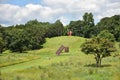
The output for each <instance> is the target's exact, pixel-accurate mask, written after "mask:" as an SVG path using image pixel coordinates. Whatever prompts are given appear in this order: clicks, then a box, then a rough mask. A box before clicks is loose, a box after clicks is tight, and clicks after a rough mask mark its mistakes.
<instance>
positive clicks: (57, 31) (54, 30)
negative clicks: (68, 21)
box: [45, 20, 64, 38]
mask: <svg viewBox="0 0 120 80" xmlns="http://www.w3.org/2000/svg"><path fill="white" fill-rule="evenodd" d="M63 34H64V27H63V24H62V23H61V22H60V20H57V21H56V22H55V23H54V24H49V25H48V26H47V27H46V34H45V35H46V37H49V38H50V37H55V36H62V35H63Z"/></svg>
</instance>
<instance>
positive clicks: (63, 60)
mask: <svg viewBox="0 0 120 80" xmlns="http://www.w3.org/2000/svg"><path fill="white" fill-rule="evenodd" d="M46 40H47V42H46V43H45V44H44V45H43V48H42V49H40V50H32V51H26V52H24V53H20V54H18V53H12V52H10V51H5V52H4V53H3V54H0V80H120V76H119V75H120V56H119V55H120V50H119V46H118V43H116V47H117V49H118V51H117V52H115V53H113V54H112V56H110V57H107V58H104V59H103V60H102V67H100V68H97V67H95V59H94V56H93V55H85V54H84V53H83V52H81V50H80V45H81V44H82V43H83V42H84V41H85V39H84V38H81V37H73V36H61V37H55V38H47V39H46ZM61 45H64V46H68V47H69V50H70V51H69V53H65V52H64V51H63V52H62V54H61V55H60V56H57V55H56V54H55V52H56V50H57V49H58V48H59V47H60V46H61Z"/></svg>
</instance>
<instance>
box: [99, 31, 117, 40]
mask: <svg viewBox="0 0 120 80" xmlns="http://www.w3.org/2000/svg"><path fill="white" fill-rule="evenodd" d="M98 37H100V38H105V39H108V40H110V41H112V42H114V41H115V37H114V35H113V34H111V33H110V32H109V31H108V30H103V31H101V32H100V33H99V34H98Z"/></svg>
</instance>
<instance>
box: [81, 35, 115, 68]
mask: <svg viewBox="0 0 120 80" xmlns="http://www.w3.org/2000/svg"><path fill="white" fill-rule="evenodd" d="M82 51H83V52H84V53H85V54H93V55H94V56H95V60H96V66H97V67H100V66H101V60H102V58H104V57H107V56H110V54H111V52H114V51H116V48H115V47H114V42H112V41H110V40H108V39H105V38H99V37H96V38H92V39H90V40H87V41H86V42H85V43H83V45H82Z"/></svg>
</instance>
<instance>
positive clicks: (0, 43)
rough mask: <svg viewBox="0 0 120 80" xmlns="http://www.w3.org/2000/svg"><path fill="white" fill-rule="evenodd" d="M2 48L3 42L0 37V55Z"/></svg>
mask: <svg viewBox="0 0 120 80" xmlns="http://www.w3.org/2000/svg"><path fill="white" fill-rule="evenodd" d="M4 46H5V42H4V40H3V39H2V37H0V53H2V51H3V48H4Z"/></svg>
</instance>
